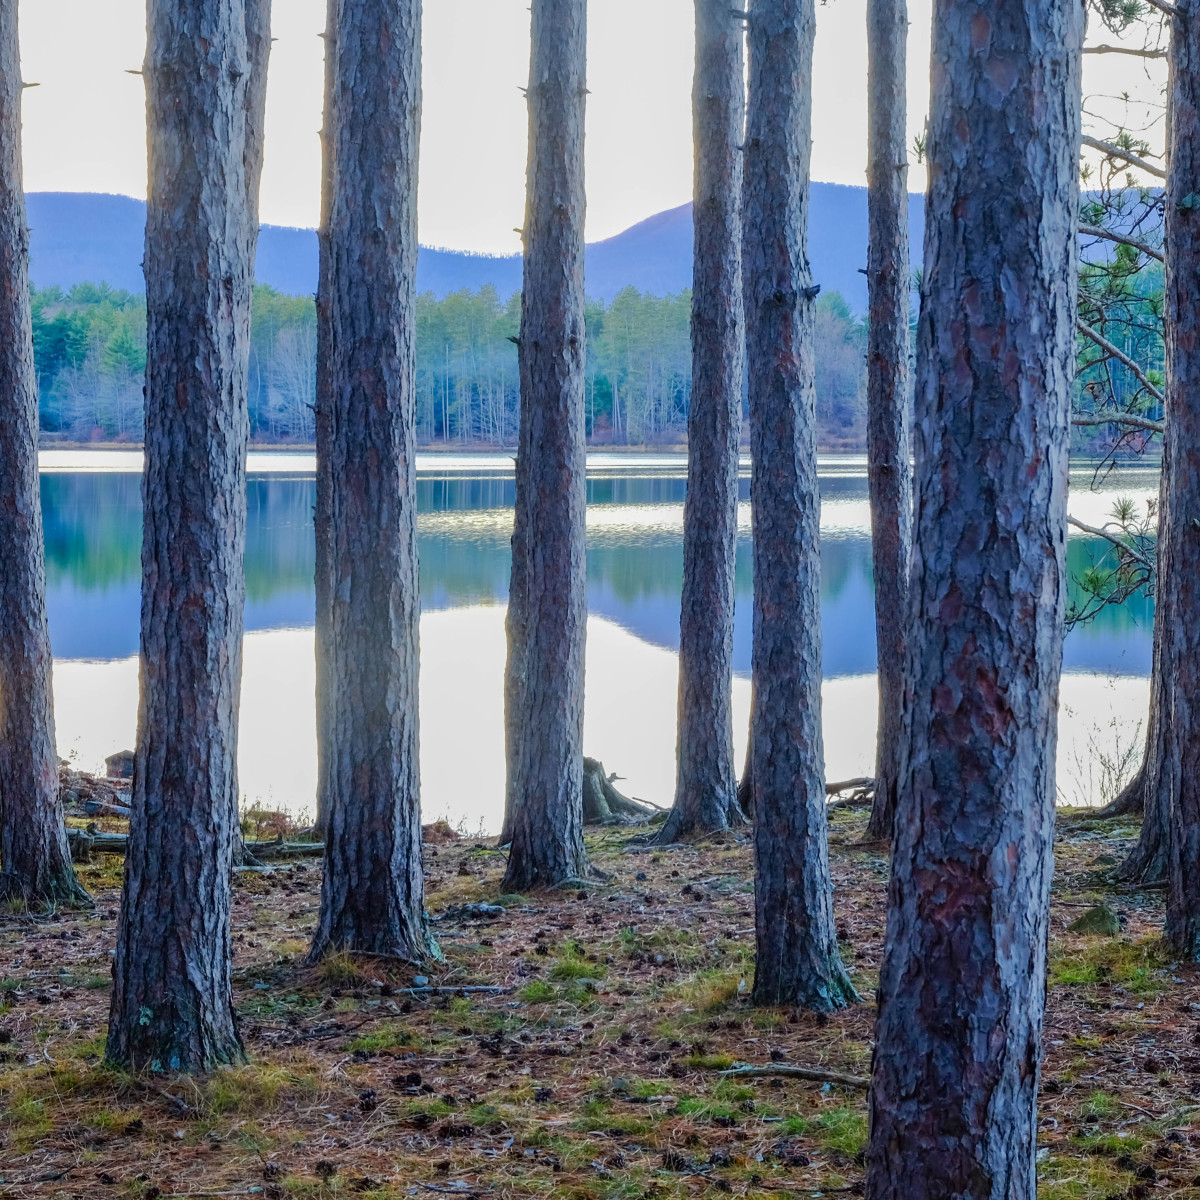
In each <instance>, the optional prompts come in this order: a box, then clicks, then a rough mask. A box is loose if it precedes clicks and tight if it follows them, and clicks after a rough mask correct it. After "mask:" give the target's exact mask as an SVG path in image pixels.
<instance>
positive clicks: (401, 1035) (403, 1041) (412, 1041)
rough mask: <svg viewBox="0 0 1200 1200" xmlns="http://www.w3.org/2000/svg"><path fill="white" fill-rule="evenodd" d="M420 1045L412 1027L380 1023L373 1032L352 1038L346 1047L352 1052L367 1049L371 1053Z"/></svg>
mask: <svg viewBox="0 0 1200 1200" xmlns="http://www.w3.org/2000/svg"><path fill="white" fill-rule="evenodd" d="M419 1045H420V1041H419V1039H418V1038H417V1036H416V1035H415V1034H414V1033H413V1031H412V1030H411V1029H406V1028H405V1027H404V1026H403V1025H396V1024H386V1025H380V1026H379V1027H378V1028H377V1029H375V1030H373V1031H372V1032H371V1033H366V1034H361V1035H360V1036H359V1037H356V1038H352V1039H351V1040H350V1042H349V1043H348V1045H347V1047H346V1048H347V1049H348V1050H350V1051H351V1052H352V1053H353V1052H354V1051H355V1050H365V1051H366V1052H367V1053H369V1054H378V1053H379V1052H380V1051H382V1050H398V1049H400V1048H401V1047H411V1046H419Z"/></svg>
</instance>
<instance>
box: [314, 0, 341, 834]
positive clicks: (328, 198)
mask: <svg viewBox="0 0 1200 1200" xmlns="http://www.w3.org/2000/svg"><path fill="white" fill-rule="evenodd" d="M337 6H338V0H328V6H327V9H326V16H325V116H324V123H323V128H322V130H321V227H320V228H319V229H318V230H317V249H318V270H317V378H316V395H315V397H314V401H315V402H314V404H313V429H314V435H315V438H316V451H317V486H316V502H315V504H314V506H313V526H314V532H315V534H316V570H315V585H316V587H315V591H316V622H315V630H314V633H315V638H314V642H315V650H316V717H317V795H316V804H317V811H316V820H315V821H314V823H313V824H314V828H316V829H317V830H319V831H321V832H322V833H323V832H324V830H325V827H326V823H327V820H328V816H329V807H330V802H331V800H330V798H331V795H332V791H333V781H332V779H331V778H330V772H329V767H330V763H331V761H332V757H331V751H330V739H331V737H332V733H331V730H330V726H329V715H330V707H331V706H330V696H329V691H330V687H331V685H332V675H333V668H332V666H331V664H330V652H331V647H332V643H333V548H332V531H331V527H330V523H331V521H332V513H333V478H332V475H331V473H330V461H331V459H330V456H331V451H332V438H333V417H332V412H333V344H334V338H333V298H332V275H333V258H332V252H331V246H330V222H331V220H332V217H333V172H334V159H335V139H336V136H337V124H336V117H337V113H336V111H335V108H334V100H335V96H336V85H337Z"/></svg>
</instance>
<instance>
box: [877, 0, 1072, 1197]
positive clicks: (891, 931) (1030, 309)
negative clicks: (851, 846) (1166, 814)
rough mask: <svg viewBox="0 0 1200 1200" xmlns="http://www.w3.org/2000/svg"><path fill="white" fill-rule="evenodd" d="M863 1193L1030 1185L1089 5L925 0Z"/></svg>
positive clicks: (1029, 1192) (943, 1192) (1023, 1188)
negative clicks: (901, 720) (906, 723)
mask: <svg viewBox="0 0 1200 1200" xmlns="http://www.w3.org/2000/svg"><path fill="white" fill-rule="evenodd" d="M933 28H934V41H933V68H932V71H933V74H932V78H933V93H932V103H931V113H930V121H929V141H928V146H929V151H928V155H929V176H930V185H929V194H928V199H927V202H926V235H925V272H924V285H923V287H924V295H923V303H922V309H921V318H920V327H919V332H918V352H917V389H916V412H915V419H914V444H915V450H916V455H915V459H916V468H915V481H916V536H915V539H914V544H915V547H916V549H915V554H914V569H913V574H912V612H913V621H912V627H911V630H910V633H909V640H910V658H909V664H910V670H911V680H912V698H911V708H910V713H911V717H912V732H911V738H910V742H909V753H908V762H907V767H906V771H905V781H904V786H903V788H902V790H901V796H900V802H899V805H898V807H897V812H896V823H895V841H894V849H893V855H892V879H891V885H890V891H889V898H888V899H889V908H888V929H887V942H886V950H885V955H884V963H883V968H882V972H881V975H880V983H879V990H878V1000H879V1020H878V1024H877V1027H876V1038H875V1059H874V1070H873V1083H872V1091H871V1100H870V1113H871V1142H870V1149H869V1155H868V1176H867V1185H868V1186H867V1190H868V1194H869V1195H870V1196H871V1197H872V1198H873V1200H934V1198H937V1200H943V1198H945V1197H948V1196H954V1197H957V1198H959V1200H1034V1196H1035V1193H1036V1186H1037V1185H1036V1172H1035V1167H1034V1153H1035V1146H1036V1132H1037V1125H1036V1111H1035V1110H1036V1098H1037V1078H1038V1062H1039V1056H1040V1041H1041V1024H1042V1012H1043V1006H1044V995H1045V975H1046V933H1047V930H1046V923H1047V905H1048V899H1049V887H1050V876H1051V872H1052V865H1053V864H1052V839H1053V829H1054V800H1055V785H1054V761H1055V742H1056V736H1057V713H1058V683H1059V674H1060V667H1061V655H1062V636H1063V611H1064V601H1065V596H1066V578H1065V557H1066V491H1067V448H1068V432H1069V426H1068V418H1069V405H1070V396H1071V390H1072V386H1073V379H1074V366H1075V322H1074V317H1075V311H1074V310H1075V302H1074V278H1075V241H1076V238H1075V222H1076V216H1077V206H1078V186H1077V151H1078V146H1079V110H1080V93H1079V78H1080V76H1079V63H1080V47H1081V43H1082V35H1083V7H1082V5H1078V4H1076V3H1074V2H1070V3H1066V4H1064V3H1061V0H1032V2H1031V3H1029V4H1026V5H1023V6H1021V5H1003V4H1002V5H997V6H990V7H987V8H981V7H980V6H979V5H978V4H976V3H973V2H966V0H937V3H936V5H935V11H934V21H933Z"/></svg>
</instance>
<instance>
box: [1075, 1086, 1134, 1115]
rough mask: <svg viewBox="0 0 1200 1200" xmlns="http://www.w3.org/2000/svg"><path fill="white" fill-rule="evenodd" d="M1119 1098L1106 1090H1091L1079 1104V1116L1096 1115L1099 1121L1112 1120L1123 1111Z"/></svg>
mask: <svg viewBox="0 0 1200 1200" xmlns="http://www.w3.org/2000/svg"><path fill="white" fill-rule="evenodd" d="M1124 1111H1125V1110H1124V1107H1123V1106H1122V1104H1121V1102H1120V1100H1118V1099H1117V1098H1116V1097H1115V1096H1110V1095H1109V1094H1108V1093H1107V1092H1103V1091H1099V1090H1097V1091H1095V1092H1093V1093H1092V1094H1091V1095H1090V1096H1089V1097H1088V1098H1087V1099H1086V1100H1085V1101H1084V1102H1083V1103H1082V1104H1081V1105H1080V1106H1079V1115H1080V1116H1081V1117H1085V1118H1086V1117H1096V1118H1098V1119H1099V1120H1101V1121H1113V1120H1116V1118H1117V1117H1119V1116H1120V1115H1121V1113H1122V1112H1124Z"/></svg>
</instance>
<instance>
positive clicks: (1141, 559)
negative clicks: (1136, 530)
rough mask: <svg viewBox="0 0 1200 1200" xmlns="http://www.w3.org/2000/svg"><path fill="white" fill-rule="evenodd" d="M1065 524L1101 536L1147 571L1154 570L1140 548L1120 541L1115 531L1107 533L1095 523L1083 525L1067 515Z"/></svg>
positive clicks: (1093, 535)
mask: <svg viewBox="0 0 1200 1200" xmlns="http://www.w3.org/2000/svg"><path fill="white" fill-rule="evenodd" d="M1067 524H1068V525H1074V526H1075V528H1076V529H1079V530H1082V531H1083V532H1084V533H1090V534H1091V535H1092V537H1098V538H1103V539H1104V540H1105V541H1106V542H1111V543H1112V544H1113V545H1114V546H1116V548H1117V549H1118V550H1120V551H1122V552H1123V553H1125V554H1128V555H1129V557H1130V558H1132V559H1134V560H1136V561H1137V562H1138V563H1139V564H1140V565H1141V566H1143V567H1145V569H1146V570H1147V571H1153V570H1154V564H1153V563H1152V562H1151V561H1150V560H1149V559H1148V558H1147V557H1146V556H1145V555H1144V554H1143V553H1142V552H1141V551H1140V550H1138V549H1137V548H1136V547H1134V546H1131V545H1130V544H1129V543H1128V542H1124V541H1122V540H1121V539H1120V538H1119V537H1118V536H1117V535H1116V534H1115V533H1109V531H1108V530H1107V529H1101V528H1099V527H1098V526H1096V525H1085V524H1084V523H1083V522H1082V521H1079V520H1076V519H1075V518H1074V517H1067Z"/></svg>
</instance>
